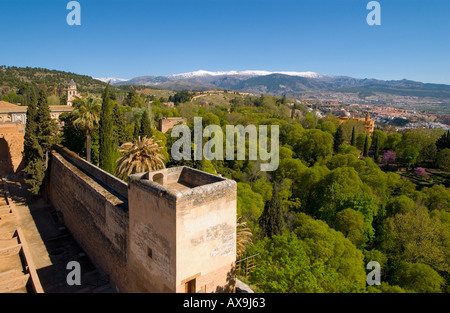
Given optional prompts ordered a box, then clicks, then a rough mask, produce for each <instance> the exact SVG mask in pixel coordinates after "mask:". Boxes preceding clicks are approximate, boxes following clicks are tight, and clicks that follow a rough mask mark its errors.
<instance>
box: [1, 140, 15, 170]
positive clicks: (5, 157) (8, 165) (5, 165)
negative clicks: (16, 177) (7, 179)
mask: <svg viewBox="0 0 450 313" xmlns="http://www.w3.org/2000/svg"><path fill="white" fill-rule="evenodd" d="M13 173H14V166H13V164H12V160H11V153H10V151H9V145H8V143H7V142H6V140H5V139H4V138H0V176H2V175H5V174H13Z"/></svg>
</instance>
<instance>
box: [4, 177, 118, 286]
mask: <svg viewBox="0 0 450 313" xmlns="http://www.w3.org/2000/svg"><path fill="white" fill-rule="evenodd" d="M5 187H6V188H7V190H8V191H9V197H8V198H6V197H5V195H6V194H5ZM0 190H1V192H0V196H1V198H0V218H1V219H0V293H2V292H39V290H38V291H36V290H35V288H34V287H33V286H34V285H35V284H37V285H38V286H41V287H42V289H40V292H50V293H73V292H82V293H83V292H84V293H100V292H114V291H113V290H112V289H111V287H110V284H109V279H108V277H107V276H106V275H104V274H103V273H102V272H101V271H99V270H98V269H97V268H96V267H95V266H94V265H93V264H92V262H91V261H90V260H89V258H88V257H87V255H86V254H85V253H84V252H83V251H82V249H81V248H80V247H79V245H78V244H77V243H76V242H75V240H74V239H73V237H72V236H71V234H70V232H69V231H68V230H67V229H66V227H65V226H64V224H63V223H62V222H61V221H60V219H59V216H58V213H57V212H56V211H55V210H54V209H53V207H52V206H51V205H50V204H49V203H47V202H46V201H45V200H44V199H43V198H41V197H36V196H33V195H31V194H30V193H29V192H28V191H27V190H26V187H24V183H23V182H22V181H20V180H17V179H16V180H13V181H11V180H8V181H7V180H5V179H3V182H0ZM18 229H20V231H19V232H18V231H17V230H18ZM19 235H20V236H19ZM19 237H20V238H19ZM24 242H25V245H26V249H23V248H22V246H23V245H24ZM23 250H26V251H28V255H27V257H26V258H24V257H23V255H24V251H23ZM26 251H25V252H26ZM70 261H77V262H79V263H80V265H81V285H80V286H76V285H75V286H69V285H68V284H67V282H66V277H67V275H68V274H69V272H70V270H71V269H69V270H68V269H66V266H67V263H68V262H70ZM28 263H31V264H32V266H30V264H28ZM30 268H31V269H30ZM33 269H34V270H35V273H36V274H37V275H35V278H34V279H33V278H32V277H31V276H33V275H31V276H30V273H31V274H32V270H33Z"/></svg>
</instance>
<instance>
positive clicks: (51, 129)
mask: <svg viewBox="0 0 450 313" xmlns="http://www.w3.org/2000/svg"><path fill="white" fill-rule="evenodd" d="M33 94H34V92H32V93H31V96H30V107H29V108H30V110H29V111H28V110H27V116H29V119H30V121H29V124H28V125H27V126H28V131H29V133H28V135H27V143H26V145H27V148H26V150H24V157H25V159H26V162H27V164H26V167H25V169H24V171H25V172H26V173H27V174H28V179H26V180H25V182H26V183H28V184H29V185H30V189H29V190H30V191H31V192H32V193H33V194H38V193H39V191H40V190H41V187H42V183H43V181H44V178H45V170H46V169H47V164H48V153H49V151H50V149H51V147H52V145H53V144H55V143H56V140H55V138H56V137H55V135H56V133H57V131H58V127H57V125H56V123H55V121H53V120H52V118H51V116H50V107H49V106H48V103H47V94H46V93H45V91H44V90H41V91H40V92H39V98H38V100H37V110H35V106H34V104H35V103H36V100H35V94H34V95H33ZM34 114H35V119H34V121H35V123H33V117H32V116H33V115H34ZM33 130H34V132H33ZM24 145H25V143H24ZM24 149H25V147H24Z"/></svg>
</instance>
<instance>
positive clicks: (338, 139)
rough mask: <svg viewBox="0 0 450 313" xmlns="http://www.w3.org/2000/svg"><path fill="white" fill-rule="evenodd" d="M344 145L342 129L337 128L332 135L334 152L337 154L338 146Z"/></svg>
mask: <svg viewBox="0 0 450 313" xmlns="http://www.w3.org/2000/svg"><path fill="white" fill-rule="evenodd" d="M343 143H344V131H343V129H342V126H339V127H338V129H337V130H336V133H335V134H334V142H333V149H334V152H338V150H339V146H340V145H341V144H343Z"/></svg>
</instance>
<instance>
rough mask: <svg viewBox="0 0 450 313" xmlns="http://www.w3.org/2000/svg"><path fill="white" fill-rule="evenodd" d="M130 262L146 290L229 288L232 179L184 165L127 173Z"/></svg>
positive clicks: (231, 285) (233, 203)
mask: <svg viewBox="0 0 450 313" xmlns="http://www.w3.org/2000/svg"><path fill="white" fill-rule="evenodd" d="M128 184H129V191H128V201H129V218H130V224H129V227H130V228H129V231H130V236H129V247H128V249H129V250H128V256H129V259H128V261H129V266H130V268H131V269H132V270H133V271H136V273H135V274H136V275H137V276H140V277H142V278H143V280H144V281H145V282H148V283H149V286H151V288H152V290H150V291H151V292H233V291H234V290H235V278H234V277H235V276H234V267H235V260H236V207H237V204H236V182H235V181H232V180H229V179H226V178H223V177H219V176H215V175H212V174H208V173H205V172H201V171H199V170H196V169H192V168H188V167H175V168H169V169H164V170H160V171H155V172H150V173H146V174H136V175H131V176H130V177H129V180H128Z"/></svg>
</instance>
